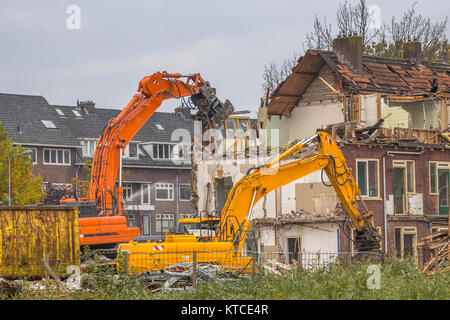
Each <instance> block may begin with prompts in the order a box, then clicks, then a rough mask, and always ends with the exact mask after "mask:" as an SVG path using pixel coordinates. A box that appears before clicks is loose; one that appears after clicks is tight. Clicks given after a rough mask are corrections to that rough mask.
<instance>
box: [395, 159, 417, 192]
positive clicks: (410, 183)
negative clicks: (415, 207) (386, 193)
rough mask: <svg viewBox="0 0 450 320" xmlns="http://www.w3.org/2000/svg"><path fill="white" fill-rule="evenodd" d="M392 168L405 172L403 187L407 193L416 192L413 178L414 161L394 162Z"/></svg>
mask: <svg viewBox="0 0 450 320" xmlns="http://www.w3.org/2000/svg"><path fill="white" fill-rule="evenodd" d="M393 167H394V168H404V169H405V170H406V174H405V179H406V181H405V185H406V190H407V192H408V193H415V192H416V178H415V161H414V160H395V161H394V162H393Z"/></svg>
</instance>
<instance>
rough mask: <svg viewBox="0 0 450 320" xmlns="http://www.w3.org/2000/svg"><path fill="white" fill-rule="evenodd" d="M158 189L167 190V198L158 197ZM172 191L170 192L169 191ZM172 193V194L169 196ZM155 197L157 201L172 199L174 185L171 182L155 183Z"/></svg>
mask: <svg viewBox="0 0 450 320" xmlns="http://www.w3.org/2000/svg"><path fill="white" fill-rule="evenodd" d="M158 190H167V196H168V198H167V199H161V198H158ZM170 191H172V192H170ZM171 193H172V196H171ZM155 199H156V200H158V201H173V199H174V186H173V183H156V184H155Z"/></svg>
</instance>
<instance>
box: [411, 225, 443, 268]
mask: <svg viewBox="0 0 450 320" xmlns="http://www.w3.org/2000/svg"><path fill="white" fill-rule="evenodd" d="M422 240H423V242H421V243H418V244H416V246H417V247H422V248H425V249H428V250H431V252H433V254H432V258H431V259H430V260H429V261H428V262H426V263H425V264H424V267H423V271H425V272H433V271H437V270H439V269H441V268H444V267H445V269H449V267H450V265H449V256H450V236H449V232H448V229H445V228H444V229H442V231H441V232H438V233H434V234H432V235H429V236H426V237H424V238H422Z"/></svg>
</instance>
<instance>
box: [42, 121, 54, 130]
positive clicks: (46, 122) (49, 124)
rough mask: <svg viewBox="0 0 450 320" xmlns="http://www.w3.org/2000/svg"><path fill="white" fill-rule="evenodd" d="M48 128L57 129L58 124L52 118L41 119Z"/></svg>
mask: <svg viewBox="0 0 450 320" xmlns="http://www.w3.org/2000/svg"><path fill="white" fill-rule="evenodd" d="M41 121H42V123H43V124H44V126H45V127H46V128H47V129H56V126H55V125H54V124H53V122H51V121H50V120H41Z"/></svg>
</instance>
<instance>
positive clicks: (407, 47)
mask: <svg viewBox="0 0 450 320" xmlns="http://www.w3.org/2000/svg"><path fill="white" fill-rule="evenodd" d="M403 59H409V60H412V61H414V62H415V63H420V62H421V61H422V43H421V42H420V41H417V40H416V39H414V40H413V41H408V42H406V43H404V44H403Z"/></svg>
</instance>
